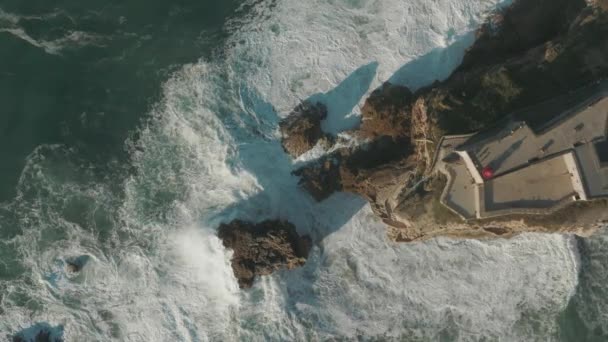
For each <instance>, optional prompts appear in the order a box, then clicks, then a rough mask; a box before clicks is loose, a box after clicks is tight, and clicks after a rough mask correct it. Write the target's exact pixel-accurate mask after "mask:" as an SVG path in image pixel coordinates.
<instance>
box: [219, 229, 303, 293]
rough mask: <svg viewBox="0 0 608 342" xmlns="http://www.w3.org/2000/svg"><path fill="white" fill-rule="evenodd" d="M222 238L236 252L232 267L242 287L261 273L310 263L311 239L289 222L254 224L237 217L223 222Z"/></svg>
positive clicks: (220, 232) (251, 283) (269, 272)
mask: <svg viewBox="0 0 608 342" xmlns="http://www.w3.org/2000/svg"><path fill="white" fill-rule="evenodd" d="M218 237H219V238H220V239H221V240H222V242H223V244H224V246H225V247H226V248H228V249H231V250H232V251H233V253H234V254H233V256H232V270H233V271H234V275H235V276H236V278H237V280H238V283H239V286H240V287H241V288H249V287H251V286H252V285H253V282H254V280H255V278H256V277H257V276H262V275H268V274H271V273H272V272H274V271H277V270H280V269H294V268H296V267H300V266H302V265H304V263H306V258H307V257H308V252H309V251H310V248H311V240H310V238H309V237H308V236H299V235H298V233H297V231H296V228H295V227H294V225H293V224H291V223H289V222H286V221H278V220H276V221H263V222H260V223H251V222H245V221H240V220H235V221H232V222H230V223H227V224H222V225H221V226H220V227H219V230H218Z"/></svg>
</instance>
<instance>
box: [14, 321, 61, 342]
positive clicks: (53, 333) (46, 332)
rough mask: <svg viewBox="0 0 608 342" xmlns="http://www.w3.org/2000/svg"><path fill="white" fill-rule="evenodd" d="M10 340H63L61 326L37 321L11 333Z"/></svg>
mask: <svg viewBox="0 0 608 342" xmlns="http://www.w3.org/2000/svg"><path fill="white" fill-rule="evenodd" d="M10 340H11V341H12V342H63V327H62V326H57V327H51V326H50V325H49V324H47V323H37V324H35V325H33V326H31V327H29V328H26V329H24V330H22V331H20V332H19V333H17V334H15V335H13V336H12V337H11V338H10Z"/></svg>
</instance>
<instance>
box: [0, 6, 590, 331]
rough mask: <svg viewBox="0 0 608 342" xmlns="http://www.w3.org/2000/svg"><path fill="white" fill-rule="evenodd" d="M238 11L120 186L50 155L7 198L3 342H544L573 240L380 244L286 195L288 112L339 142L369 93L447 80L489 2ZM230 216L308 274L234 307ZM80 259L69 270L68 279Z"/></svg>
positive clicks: (347, 221) (333, 201) (291, 191)
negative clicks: (296, 110) (306, 241)
mask: <svg viewBox="0 0 608 342" xmlns="http://www.w3.org/2000/svg"><path fill="white" fill-rule="evenodd" d="M503 4H504V3H503ZM246 5H248V6H250V7H251V8H250V10H249V12H248V13H249V14H248V15H247V16H245V17H244V18H240V19H234V20H233V21H231V22H229V23H228V24H227V29H228V30H230V31H231V34H232V36H231V38H230V39H229V40H228V42H227V44H226V46H225V48H224V49H220V50H219V51H218V53H217V57H216V58H214V59H211V60H201V61H199V62H198V63H195V64H191V65H185V66H183V68H182V69H181V70H179V71H178V72H176V73H175V74H174V75H173V76H172V77H171V79H170V80H168V81H167V82H166V83H165V84H164V85H163V99H162V100H161V101H160V102H159V103H158V104H157V105H156V106H155V108H154V109H153V111H152V114H151V119H150V120H149V121H148V122H147V123H146V124H144V125H142V127H141V129H140V130H139V131H138V133H137V139H133V140H131V141H128V142H127V143H126V148H127V149H129V151H130V154H131V160H132V161H131V165H129V167H128V168H129V169H130V171H131V172H132V173H131V176H128V177H127V178H126V180H125V181H124V182H121V183H120V184H115V179H120V177H115V176H116V175H111V174H110V175H107V176H105V177H102V178H101V179H100V178H99V176H98V175H96V174H95V173H94V171H93V170H91V168H90V167H88V165H86V163H82V162H80V161H79V160H77V159H76V158H75V157H74V154H73V152H72V151H70V150H69V149H66V148H65V147H62V146H50V145H49V146H46V145H45V146H40V147H39V148H38V149H37V150H36V151H34V152H33V153H32V155H31V156H30V157H29V158H28V163H27V166H26V168H25V170H24V171H23V174H22V176H21V180H20V182H19V187H18V196H17V199H16V200H15V201H14V202H12V203H9V204H6V205H5V206H4V207H2V210H1V211H0V214H1V215H3V217H4V218H5V219H6V220H3V222H14V223H15V225H14V226H15V227H20V228H19V229H17V228H15V229H14V230H9V229H7V230H6V233H5V235H6V236H3V239H0V243H1V244H3V246H2V247H3V248H1V249H0V250H3V251H4V252H2V251H0V253H3V254H5V255H2V260H6V263H7V265H5V268H6V269H9V266H10V268H11V269H13V272H14V273H15V277H14V279H15V280H11V281H8V282H4V283H2V292H1V293H2V296H1V297H0V304H1V308H0V315H2V320H1V322H0V331H3V332H4V331H6V332H14V331H17V330H19V329H23V328H25V327H27V326H29V325H31V323H32V322H48V323H49V324H50V325H52V326H61V327H62V329H63V334H64V335H65V338H66V340H68V341H79V340H86V341H107V340H124V341H169V340H171V341H208V340H237V339H241V340H323V339H327V338H332V337H339V338H340V337H342V338H346V339H355V338H357V337H362V338H364V339H369V338H374V337H375V338H384V339H396V340H397V339H398V340H448V341H452V340H454V341H477V340H481V339H482V338H488V339H490V340H492V339H502V340H506V341H518V340H531V339H533V338H532V337H531V336H544V337H545V338H544V339H543V340H546V337H547V336H556V334H557V329H558V327H557V323H556V322H557V320H556V317H557V316H558V315H559V313H560V312H561V311H563V310H564V308H565V307H566V305H567V304H568V301H569V299H570V297H572V295H573V293H574V291H575V288H576V285H577V281H578V280H577V277H578V267H579V266H578V265H579V262H578V260H577V248H576V244H575V243H574V240H573V238H571V237H569V236H562V235H537V234H525V235H521V236H518V237H516V238H513V239H510V240H495V241H453V240H449V239H442V238H439V239H434V240H431V241H427V242H424V243H415V244H396V243H393V242H391V241H389V240H388V239H387V237H386V235H385V228H384V227H383V225H382V224H381V222H379V221H378V220H377V219H376V218H375V217H374V216H373V214H372V212H371V209H370V208H369V206H367V205H366V204H365V203H364V201H362V200H361V199H359V198H356V197H354V196H350V195H346V194H336V195H334V196H332V197H331V198H330V199H328V200H326V201H325V202H323V203H315V202H314V201H313V200H312V199H311V198H309V196H308V195H306V194H305V193H303V192H301V191H300V190H299V189H298V188H297V179H296V178H295V177H294V176H292V175H291V171H292V170H293V169H294V161H292V160H290V159H289V158H288V156H286V155H285V154H284V153H283V151H282V149H281V146H280V143H279V136H278V132H277V129H276V128H277V123H278V120H279V119H280V118H281V117H283V116H285V115H286V114H287V113H288V112H289V111H290V110H291V108H293V107H294V106H295V105H296V104H297V103H298V102H299V101H300V99H303V98H308V97H312V96H315V97H316V98H317V99H319V100H320V101H323V102H325V103H326V104H327V105H328V109H329V119H328V120H327V122H326V123H325V125H326V129H328V130H330V131H332V132H336V133H337V132H340V131H343V130H345V129H347V128H350V127H352V126H353V125H356V124H357V117H358V111H359V108H360V106H361V104H362V102H363V101H364V99H365V97H366V95H367V94H369V92H371V90H373V89H374V88H376V87H377V86H379V85H380V84H381V83H382V82H384V81H386V80H389V79H390V80H392V81H394V82H397V83H400V84H405V85H408V86H410V87H412V88H417V87H420V86H422V85H425V84H428V83H429V82H431V81H433V80H435V79H442V78H445V77H447V76H448V75H449V73H450V72H451V70H453V68H455V67H456V66H457V65H458V63H459V62H460V59H461V58H462V55H463V52H464V49H465V48H466V47H467V46H468V45H469V44H470V43H472V37H473V34H472V32H473V31H474V30H475V28H476V26H477V25H478V23H479V22H480V21H481V20H482V19H483V17H484V14H486V13H487V12H488V11H489V10H491V9H493V8H495V6H497V5H499V4H498V1H497V0H485V1H484V0H477V1H450V0H438V1H434V2H428V1H424V0H416V1H397V0H386V1H372V0H334V1H321V0H316V1H306V2H303V1H298V0H283V1H272V2H270V1H268V2H259V1H257V2H256V1H251V2H249V3H247V4H246ZM116 172H117V173H121V174H122V173H124V172H125V171H124V170H123V169H122V168H117V171H116ZM236 217H238V218H242V219H251V220H261V219H264V218H283V219H288V220H290V221H292V222H294V223H295V224H296V225H297V227H298V229H299V230H300V232H301V233H309V234H311V235H312V236H313V239H314V241H315V247H314V248H313V250H312V252H311V256H310V258H309V261H308V262H307V264H306V265H305V267H303V268H301V269H298V270H295V271H290V272H278V273H276V274H273V275H271V276H267V277H263V278H262V279H260V280H259V281H257V282H256V284H255V286H254V287H253V288H252V289H251V290H249V291H239V290H238V286H237V283H236V280H235V279H234V276H233V274H232V271H231V269H230V263H229V260H230V252H229V251H227V250H225V249H224V247H223V246H222V244H221V242H220V241H219V240H218V238H217V237H216V236H215V227H217V225H218V224H219V223H220V222H223V221H228V220H231V219H233V218H236ZM11 220H12V221H11ZM4 247H6V248H4ZM6 251H10V252H6ZM82 256H86V257H87V260H88V261H87V263H86V265H85V267H84V268H83V271H82V272H81V273H80V274H78V275H70V274H68V273H66V272H65V264H66V261H67V260H68V258H73V257H82ZM10 263H13V264H14V265H8V264H10Z"/></svg>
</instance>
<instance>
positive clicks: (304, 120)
mask: <svg viewBox="0 0 608 342" xmlns="http://www.w3.org/2000/svg"><path fill="white" fill-rule="evenodd" d="M326 117H327V108H326V107H325V105H323V104H322V103H310V102H306V101H305V102H302V103H301V104H299V105H298V106H297V107H296V108H295V109H294V110H293V111H292V112H291V113H290V114H289V116H288V117H286V118H285V119H283V120H282V121H281V122H280V123H279V128H280V130H281V135H282V137H283V139H282V144H283V148H284V149H285V151H286V152H287V153H289V155H291V156H292V157H294V158H297V157H299V156H301V155H302V154H304V153H306V152H307V151H309V150H310V149H312V148H313V147H314V146H315V145H316V144H317V143H318V142H319V140H321V139H329V136H327V135H326V134H325V133H323V130H322V129H321V121H322V120H323V119H325V118H326Z"/></svg>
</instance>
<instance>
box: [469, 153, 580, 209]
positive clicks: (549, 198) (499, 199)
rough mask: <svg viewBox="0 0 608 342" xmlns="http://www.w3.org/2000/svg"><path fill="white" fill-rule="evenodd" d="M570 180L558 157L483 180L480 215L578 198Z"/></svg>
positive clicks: (537, 206)
mask: <svg viewBox="0 0 608 342" xmlns="http://www.w3.org/2000/svg"><path fill="white" fill-rule="evenodd" d="M571 178H572V177H571V174H570V170H569V168H568V165H567V164H566V161H565V158H564V156H557V157H554V158H551V159H548V160H545V161H542V162H539V163H536V164H534V165H531V166H529V167H525V168H522V169H519V170H517V171H515V172H511V173H508V174H506V175H504V176H502V177H497V178H494V179H492V180H489V181H486V182H485V183H484V184H483V185H482V188H483V189H482V190H481V191H483V193H484V196H483V197H484V202H483V204H484V208H483V210H484V212H485V213H482V216H494V214H493V212H497V211H503V210H509V209H521V208H526V209H527V208H530V209H539V208H552V207H554V206H556V205H558V204H560V203H562V202H564V201H567V200H569V199H571V198H572V197H574V196H576V195H577V192H576V190H575V188H574V186H573V184H572V181H571ZM484 214H485V215H484Z"/></svg>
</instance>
